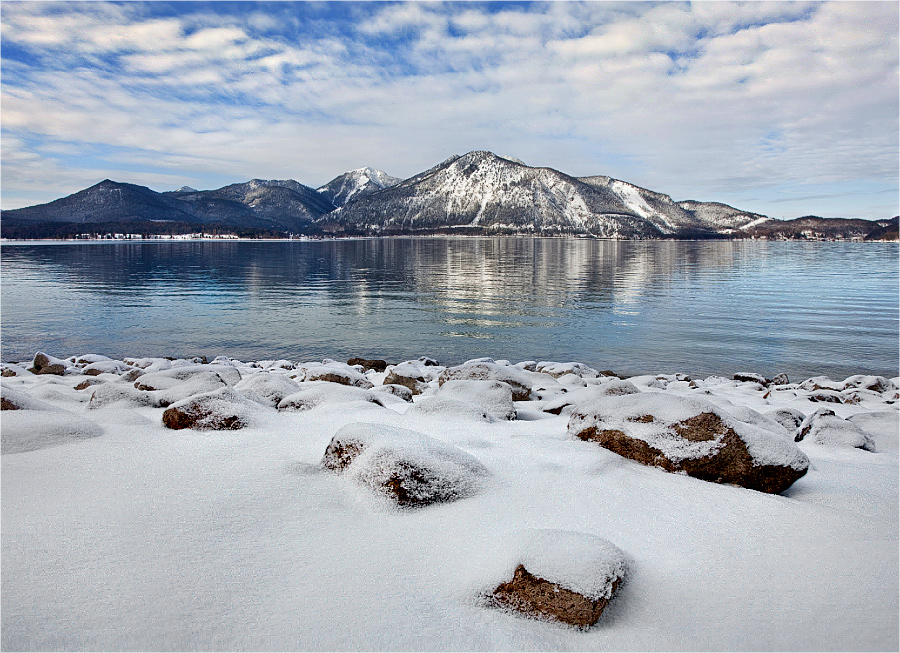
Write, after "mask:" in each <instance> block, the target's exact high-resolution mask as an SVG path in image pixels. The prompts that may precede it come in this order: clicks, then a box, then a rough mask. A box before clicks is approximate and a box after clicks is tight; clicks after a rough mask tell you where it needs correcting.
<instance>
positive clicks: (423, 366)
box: [384, 359, 443, 395]
mask: <svg viewBox="0 0 900 653" xmlns="http://www.w3.org/2000/svg"><path fill="white" fill-rule="evenodd" d="M428 360H429V361H430V360H431V359H428ZM442 370H443V368H441V367H437V366H435V365H431V364H430V363H426V362H424V361H421V360H418V361H404V362H402V363H398V364H397V365H394V366H393V367H389V368H387V372H388V373H387V376H386V377H385V378H384V385H402V386H404V387H406V388H409V389H410V390H411V391H412V393H413V394H414V395H420V394H422V393H423V392H424V391H425V390H426V389H427V388H428V384H429V383H430V382H431V381H434V380H435V379H437V377H438V374H439V373H440V372H441V371H442Z"/></svg>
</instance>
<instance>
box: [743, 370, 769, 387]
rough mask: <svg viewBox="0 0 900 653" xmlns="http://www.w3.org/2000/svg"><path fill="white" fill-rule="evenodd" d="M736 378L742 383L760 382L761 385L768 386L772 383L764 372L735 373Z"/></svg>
mask: <svg viewBox="0 0 900 653" xmlns="http://www.w3.org/2000/svg"><path fill="white" fill-rule="evenodd" d="M734 380H735V381H741V382H742V383H758V384H760V385H761V386H767V385H769V384H770V383H771V381H770V380H769V379H767V378H766V377H764V376H763V375H762V374H756V373H755V372H739V373H738V374H735V375H734Z"/></svg>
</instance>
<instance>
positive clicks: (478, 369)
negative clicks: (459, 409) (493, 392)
mask: <svg viewBox="0 0 900 653" xmlns="http://www.w3.org/2000/svg"><path fill="white" fill-rule="evenodd" d="M453 380H461V381H502V382H503V383H507V384H509V387H510V388H511V389H512V395H513V401H528V400H529V399H530V398H531V376H530V374H529V373H528V372H525V371H524V370H520V369H518V368H516V367H511V366H507V365H498V364H497V363H494V362H493V361H490V359H487V360H485V359H478V360H474V361H467V362H465V363H463V364H462V365H457V366H456V367H448V368H447V369H445V370H444V371H443V372H441V375H440V376H439V377H438V383H439V384H440V385H444V383H446V382H447V381H453Z"/></svg>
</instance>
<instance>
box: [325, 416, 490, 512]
mask: <svg viewBox="0 0 900 653" xmlns="http://www.w3.org/2000/svg"><path fill="white" fill-rule="evenodd" d="M322 466H323V467H324V468H325V469H329V470H331V471H335V472H339V473H342V474H345V475H347V476H349V477H351V478H353V479H355V480H356V481H358V482H360V483H362V484H364V485H366V486H367V487H369V488H370V489H372V490H373V491H375V492H376V493H378V494H380V495H382V496H384V497H387V498H389V499H390V500H392V501H393V502H395V503H396V504H397V505H398V506H400V507H404V508H414V507H421V506H426V505H429V504H432V503H440V502H447V501H455V500H458V499H463V498H465V497H468V496H471V495H473V494H474V493H475V492H477V491H478V489H479V488H480V486H481V484H482V482H483V480H484V479H485V478H486V477H487V476H488V474H489V473H488V471H487V469H486V468H485V467H484V465H482V464H481V463H480V462H479V461H478V459H477V458H475V457H473V456H471V455H469V454H467V453H466V452H464V451H462V450H461V449H457V448H456V447H452V446H450V445H448V444H445V443H443V442H441V441H439V440H435V439H434V438H431V437H429V436H427V435H424V434H422V433H418V432H416V431H409V430H406V429H401V428H397V427H393V426H388V425H385V424H364V423H355V424H348V425H347V426H345V427H343V428H342V429H340V430H339V431H338V432H337V433H336V434H335V435H334V437H333V438H332V439H331V442H330V443H329V444H328V448H327V449H326V450H325V455H324V456H323V458H322Z"/></svg>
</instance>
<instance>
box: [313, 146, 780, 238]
mask: <svg viewBox="0 0 900 653" xmlns="http://www.w3.org/2000/svg"><path fill="white" fill-rule="evenodd" d="M687 204H688V205H687V206H681V205H680V204H678V203H676V202H674V201H673V200H672V198H670V197H669V196H667V195H662V194H660V193H654V192H653V191H649V190H646V189H643V188H640V187H638V186H633V185H632V184H628V183H626V182H623V181H618V180H616V179H612V178H610V177H585V178H580V179H579V178H575V177H570V176H569V175H566V174H564V173H562V172H559V171H558V170H554V169H552V168H533V167H529V166H527V165H525V164H523V163H521V162H519V161H515V160H513V159H507V158H504V157H499V156H497V155H495V154H492V153H491V152H478V151H476V152H469V153H468V154H465V155H463V156H454V157H451V158H450V159H447V160H446V161H444V162H443V163H441V164H439V165H437V166H435V167H434V168H431V169H430V170H427V171H425V172H423V173H420V174H418V175H416V176H414V177H410V178H409V179H406V180H404V181H402V182H400V183H398V184H396V185H393V186H391V187H389V188H386V189H384V190H381V191H377V192H374V193H371V194H368V195H365V196H361V197H358V198H356V199H355V200H354V201H351V202H347V203H346V204H344V205H342V206H340V207H338V208H337V209H336V210H335V211H333V212H332V213H330V214H328V215H326V216H324V217H323V218H322V220H321V223H322V225H323V229H324V230H325V231H330V232H332V233H351V232H359V231H362V232H364V233H371V234H395V233H417V232H418V233H424V232H434V231H457V232H460V233H526V234H543V235H554V234H589V235H592V236H597V237H602V238H661V237H671V236H680V235H682V236H683V235H690V236H693V237H696V236H713V235H716V234H718V233H719V232H720V231H721V230H722V229H735V228H740V227H741V226H743V225H746V224H751V223H753V222H756V221H759V220H762V219H765V216H761V215H756V214H752V213H746V212H742V211H738V210H737V209H733V208H731V207H726V208H727V209H728V211H720V210H716V209H712V208H709V207H707V206H706V205H704V204H702V203H687ZM717 206H718V207H724V205H717Z"/></svg>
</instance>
